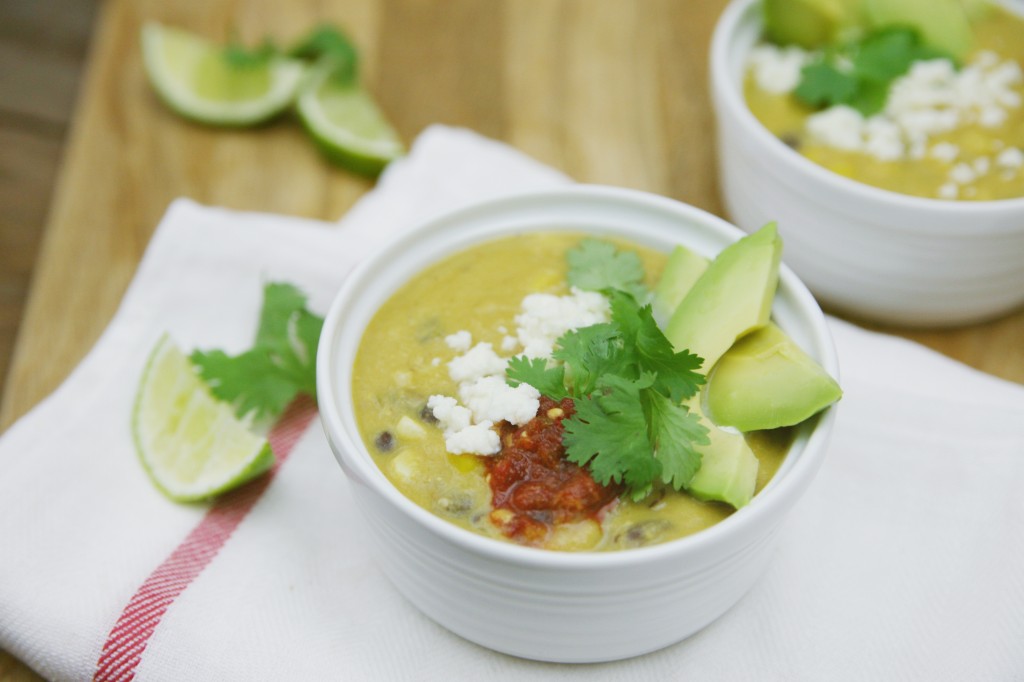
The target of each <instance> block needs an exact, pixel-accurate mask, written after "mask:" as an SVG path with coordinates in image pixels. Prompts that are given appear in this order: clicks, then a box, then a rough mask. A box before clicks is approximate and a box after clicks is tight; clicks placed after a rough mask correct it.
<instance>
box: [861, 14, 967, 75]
mask: <svg viewBox="0 0 1024 682" xmlns="http://www.w3.org/2000/svg"><path fill="white" fill-rule="evenodd" d="M863 3H864V11H865V14H866V15H867V18H868V20H869V22H870V24H871V25H872V27H874V28H884V27H886V26H910V27H912V28H915V29H917V30H918V32H920V34H921V38H922V39H923V40H924V42H925V43H926V44H928V45H931V46H932V47H935V48H938V49H940V50H943V51H945V52H948V53H949V54H951V55H953V56H954V57H956V58H957V59H959V60H963V58H964V57H966V56H967V54H968V53H969V52H970V50H971V46H972V45H973V43H974V34H973V31H972V30H971V22H970V19H969V18H968V14H967V11H966V10H965V9H964V5H963V4H961V0H863Z"/></svg>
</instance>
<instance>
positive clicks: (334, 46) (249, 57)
mask: <svg viewBox="0 0 1024 682" xmlns="http://www.w3.org/2000/svg"><path fill="white" fill-rule="evenodd" d="M223 54H224V59H225V60H226V61H227V62H228V64H230V65H231V66H233V67H235V68H239V69H245V68H259V67H264V66H266V65H267V63H268V62H270V61H271V60H272V59H274V58H276V57H281V56H285V55H286V56H289V57H294V58H296V59H303V60H306V61H309V62H315V61H322V60H329V61H330V62H331V63H332V64H333V65H334V66H333V69H332V71H331V77H332V78H336V79H338V80H339V81H340V82H341V83H343V84H346V85H348V84H351V83H354V82H355V81H356V80H358V76H359V51H358V50H357V49H356V46H355V43H354V42H352V40H351V39H350V38H349V37H348V36H347V35H346V34H345V32H344V31H342V30H341V29H340V28H338V27H337V26H333V25H331V24H320V25H319V26H316V27H314V28H313V30H311V31H310V32H309V33H307V34H306V35H305V36H303V37H302V38H301V39H299V40H298V41H297V42H296V43H295V44H294V45H293V46H292V47H290V48H289V49H287V50H282V49H281V48H280V47H278V46H277V45H276V44H275V43H274V42H273V41H272V40H271V39H270V38H264V39H263V42H262V43H260V44H259V45H256V46H254V47H247V46H246V45H245V44H243V43H242V42H241V40H240V39H239V38H238V36H237V35H233V36H232V38H231V40H230V42H229V43H228V44H227V46H226V47H225V48H224V52H223Z"/></svg>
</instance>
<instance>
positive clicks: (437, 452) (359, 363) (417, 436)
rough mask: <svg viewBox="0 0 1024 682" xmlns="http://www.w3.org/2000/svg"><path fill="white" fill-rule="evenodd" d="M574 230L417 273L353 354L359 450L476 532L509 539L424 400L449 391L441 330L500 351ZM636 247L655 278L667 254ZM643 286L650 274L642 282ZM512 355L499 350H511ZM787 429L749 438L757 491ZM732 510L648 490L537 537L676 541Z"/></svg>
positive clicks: (599, 543)
mask: <svg viewBox="0 0 1024 682" xmlns="http://www.w3.org/2000/svg"><path fill="white" fill-rule="evenodd" d="M581 238H582V236H581V235H578V234H571V233H557V232H555V233H537V234H530V235H527V236H518V237H511V238H504V239H499V240H495V241H492V242H487V243H484V244H481V245H478V246H474V247H472V248H470V249H468V250H466V251H463V252H461V253H457V254H455V255H453V256H451V257H449V258H447V259H446V260H444V261H442V262H440V263H438V264H436V265H434V266H432V267H430V268H428V269H427V270H425V271H424V272H422V273H420V274H418V275H416V276H415V277H413V278H412V279H411V280H410V281H409V282H408V283H407V284H405V285H404V286H403V287H402V288H401V289H399V290H398V291H397V292H396V293H395V294H394V295H393V296H392V297H391V298H390V299H389V300H388V301H387V302H386V303H385V304H384V305H383V306H382V307H381V309H380V310H379V311H378V312H377V314H376V315H375V316H374V318H373V320H372V321H371V322H370V324H369V326H368V328H367V330H366V332H365V335H364V336H363V339H362V341H361V344H360V347H359V351H358V354H357V357H356V362H355V368H354V374H353V382H352V398H353V402H354V406H355V414H356V419H357V421H358V423H359V428H360V432H361V435H362V437H363V440H364V442H365V443H366V447H367V449H368V450H369V451H370V453H371V454H372V456H373V458H374V460H375V462H376V463H377V466H379V467H380V469H381V471H382V472H384V474H385V475H386V476H387V478H388V479H389V480H390V481H391V482H392V483H393V484H394V485H395V487H396V488H398V489H399V490H400V491H401V492H402V493H403V494H405V495H406V496H407V497H408V498H409V499H411V500H413V501H414V502H415V503H416V504H418V505H420V506H421V507H423V508H424V509H426V510H427V511H429V512H431V513H433V514H436V515H437V516H439V517H441V518H443V519H445V520H447V521H449V522H451V523H453V524H455V525H458V526H460V527H462V528H466V529H468V530H471V531H473V532H476V533H479V534H482V535H485V536H488V537H493V538H497V539H500V540H507V539H508V538H506V537H505V535H504V534H503V533H502V532H501V530H500V529H499V528H498V527H497V526H496V525H495V524H494V522H493V521H492V515H491V512H492V511H494V510H493V507H492V494H491V489H490V486H489V484H488V480H487V467H486V465H485V464H484V457H482V456H477V455H452V454H449V453H448V452H447V451H446V449H445V440H444V436H443V434H442V431H441V429H440V428H439V427H438V426H437V425H436V424H434V423H433V422H434V420H433V418H432V414H431V413H430V411H429V409H428V408H427V407H426V403H427V400H428V398H429V397H430V396H432V395H436V394H444V395H456V394H457V393H456V383H455V382H454V381H453V380H452V379H451V378H450V376H449V373H448V367H447V363H448V362H449V361H450V360H451V359H452V358H453V356H454V355H455V352H454V351H453V350H452V348H451V347H449V345H448V343H446V340H445V337H447V336H448V335H451V334H455V333H456V332H461V331H468V332H469V333H470V334H471V335H472V339H473V343H477V342H480V341H483V342H490V343H492V344H493V346H494V348H495V349H497V348H500V347H501V345H502V340H503V338H504V336H506V335H507V334H509V333H512V332H510V330H514V329H515V322H514V318H515V316H516V315H517V314H518V313H519V312H520V303H521V301H522V299H523V298H524V297H525V296H526V295H528V294H531V293H549V294H555V295H564V294H567V293H569V292H568V287H567V285H566V283H565V279H566V264H565V253H566V251H567V250H568V249H570V248H572V247H574V246H576V245H577V244H578V243H579V241H580V239H581ZM619 245H620V247H623V248H629V249H631V250H633V251H635V252H637V253H638V254H639V255H640V257H641V260H642V261H643V263H644V266H645V270H646V272H647V276H648V278H651V279H652V281H653V279H654V278H656V276H657V275H658V274H659V273H660V272H661V270H662V268H663V267H664V262H665V256H664V255H663V254H661V253H657V252H654V251H651V250H648V249H644V248H640V247H630V246H627V245H623V244H621V243H620V244H619ZM648 283H649V284H650V283H651V282H648ZM513 354H514V352H509V353H507V354H506V355H513ZM790 440H791V437H790V432H789V431H788V430H778V431H774V432H761V433H753V434H749V435H748V442H749V443H750V445H751V447H752V449H753V450H754V452H755V454H756V455H757V457H758V459H759V462H760V467H759V471H758V481H757V490H760V489H761V488H763V487H764V485H765V484H766V483H767V482H768V480H769V479H770V478H771V476H772V475H773V474H774V473H775V471H776V470H777V469H778V467H779V465H780V464H781V462H782V460H783V458H784V456H785V453H786V451H787V450H788V448H789V445H790ZM731 512H732V508H731V507H730V506H728V505H725V504H722V503H717V502H702V501H699V500H696V499H694V498H693V497H691V496H689V495H687V494H686V493H680V492H676V491H674V490H671V489H668V490H656V491H655V492H654V493H653V494H652V495H650V496H649V497H648V498H646V499H644V500H642V501H640V502H637V503H634V502H631V501H628V500H627V499H621V500H618V501H617V502H613V503H612V504H610V505H609V506H608V507H607V508H606V509H605V510H604V512H603V513H602V514H601V515H600V517H598V518H599V519H600V520H598V518H588V519H585V520H582V521H577V522H572V523H563V524H556V525H554V526H553V528H552V530H551V532H550V533H549V534H548V535H547V536H546V537H545V538H544V539H543V540H542V541H541V542H536V543H532V544H537V545H539V546H543V547H546V548H549V549H559V550H591V551H606V550H619V549H626V548H630V547H638V546H642V545H647V544H653V543H658V542H664V541H666V540H671V539H674V538H679V537H683V536H686V535H689V534H691V533H695V532H697V531H699V530H701V529H704V528H707V527H709V526H711V525H713V524H715V523H717V522H718V521H721V520H722V519H724V518H726V517H727V516H728V515H729V514H730V513H731Z"/></svg>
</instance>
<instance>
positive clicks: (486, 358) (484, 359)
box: [448, 343, 507, 382]
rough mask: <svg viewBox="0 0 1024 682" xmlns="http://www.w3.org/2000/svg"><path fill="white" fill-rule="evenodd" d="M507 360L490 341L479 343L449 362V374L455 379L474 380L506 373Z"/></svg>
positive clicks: (460, 380)
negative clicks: (496, 351) (495, 349)
mask: <svg viewBox="0 0 1024 682" xmlns="http://www.w3.org/2000/svg"><path fill="white" fill-rule="evenodd" d="M506 362H507V361H506V360H505V359H504V358H501V357H499V356H498V354H497V353H495V352H494V347H493V346H491V344H489V343H478V344H476V345H475V346H473V347H472V348H471V349H470V350H469V351H468V352H467V353H466V354H465V355H460V356H458V357H456V358H455V359H453V360H452V361H451V362H449V363H448V375H449V376H450V377H451V378H452V380H454V381H458V382H463V381H473V380H475V379H479V378H480V377H486V376H492V375H496V374H504V372H505V364H506Z"/></svg>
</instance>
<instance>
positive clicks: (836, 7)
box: [762, 0, 861, 49]
mask: <svg viewBox="0 0 1024 682" xmlns="http://www.w3.org/2000/svg"><path fill="white" fill-rule="evenodd" d="M762 11H763V13H764V29H765V34H766V37H767V38H768V39H769V40H771V41H772V42H774V43H778V44H779V45H799V46H800V47H803V48H805V49H814V48H818V47H823V46H825V45H832V44H835V43H837V42H839V41H840V40H841V39H842V37H843V36H844V35H845V34H847V33H849V32H850V31H851V30H853V29H854V28H857V27H858V26H859V25H860V23H861V21H860V18H861V17H860V2H859V0H764V4H763V5H762Z"/></svg>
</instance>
